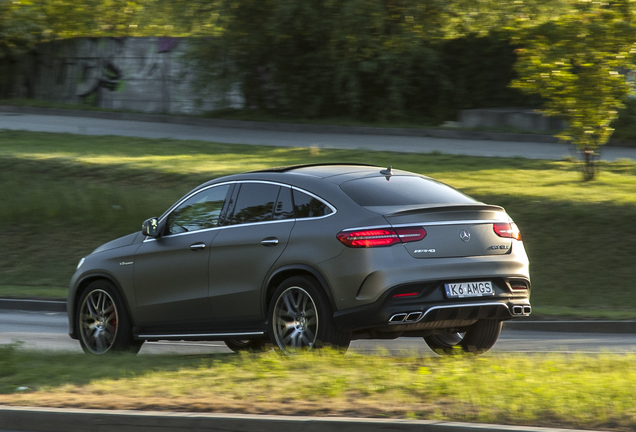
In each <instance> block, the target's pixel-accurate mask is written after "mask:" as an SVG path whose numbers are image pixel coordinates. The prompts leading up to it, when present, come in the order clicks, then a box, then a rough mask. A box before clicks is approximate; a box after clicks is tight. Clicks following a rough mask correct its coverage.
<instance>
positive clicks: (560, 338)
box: [0, 310, 636, 355]
mask: <svg viewBox="0 0 636 432" xmlns="http://www.w3.org/2000/svg"><path fill="white" fill-rule="evenodd" d="M17 341H21V342H22V343H23V347H24V348H32V349H42V350H67V351H75V352H81V348H80V346H79V343H78V342H77V341H74V340H71V339H70V338H69V336H68V334H67V318H66V314H65V313H60V312H27V311H10V310H0V344H9V343H13V342H17ZM350 350H351V351H353V352H357V353H386V352H388V353H390V354H393V355H399V354H403V353H411V354H414V353H417V354H419V355H435V354H433V352H432V351H431V350H430V349H428V347H427V346H426V344H425V343H424V341H423V340H422V339H419V338H399V339H395V340H358V341H354V342H352V344H351V348H350ZM491 352H523V353H547V352H552V353H563V352H578V353H598V352H618V353H636V334H607V333H561V332H540V331H519V330H510V329H505V328H504V330H503V332H502V333H501V336H500V338H499V341H498V342H497V344H496V345H495V346H494V348H493V349H492V351H491ZM167 353H179V354H214V353H231V351H230V350H229V349H228V348H226V347H225V344H224V343H223V342H167V341H166V342H150V343H145V344H144V345H143V347H142V349H141V352H140V354H142V355H143V354H167Z"/></svg>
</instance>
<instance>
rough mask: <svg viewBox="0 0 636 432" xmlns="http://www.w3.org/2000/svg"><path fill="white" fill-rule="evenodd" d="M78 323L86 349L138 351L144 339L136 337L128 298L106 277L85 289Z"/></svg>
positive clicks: (83, 347) (81, 341)
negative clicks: (125, 300)
mask: <svg viewBox="0 0 636 432" xmlns="http://www.w3.org/2000/svg"><path fill="white" fill-rule="evenodd" d="M75 323H76V325H77V331H78V333H79V342H80V345H81V346H82V349H83V350H84V352H86V353H89V354H96V355H102V354H107V353H112V352H117V351H120V352H121V351H126V352H131V353H134V354H136V353H138V352H139V350H140V349H141V345H142V344H143V341H138V340H135V339H133V336H132V325H131V322H130V318H129V317H128V312H127V311H126V307H125V306H124V302H123V301H122V300H121V297H120V295H119V293H118V292H117V290H116V289H115V287H114V286H113V285H112V284H111V283H110V282H108V281H106V280H98V281H95V282H92V283H91V284H89V285H88V287H87V288H86V290H84V292H83V293H82V295H81V297H80V300H79V303H78V307H77V313H76V314H75Z"/></svg>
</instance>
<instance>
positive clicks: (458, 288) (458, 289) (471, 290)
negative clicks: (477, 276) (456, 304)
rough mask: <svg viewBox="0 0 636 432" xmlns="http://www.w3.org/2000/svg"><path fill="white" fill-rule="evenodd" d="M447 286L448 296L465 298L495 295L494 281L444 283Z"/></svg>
mask: <svg viewBox="0 0 636 432" xmlns="http://www.w3.org/2000/svg"><path fill="white" fill-rule="evenodd" d="M444 288H446V297H448V298H464V297H483V296H492V295H495V290H493V288H492V282H458V283H447V284H444Z"/></svg>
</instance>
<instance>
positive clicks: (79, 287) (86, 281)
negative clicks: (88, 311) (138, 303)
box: [67, 273, 134, 339]
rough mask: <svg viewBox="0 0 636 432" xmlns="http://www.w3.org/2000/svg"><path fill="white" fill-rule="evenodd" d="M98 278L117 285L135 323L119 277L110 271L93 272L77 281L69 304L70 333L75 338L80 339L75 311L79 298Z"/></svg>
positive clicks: (132, 321)
mask: <svg viewBox="0 0 636 432" xmlns="http://www.w3.org/2000/svg"><path fill="white" fill-rule="evenodd" d="M98 280H105V281H108V282H110V283H111V284H113V286H114V287H115V290H116V291H117V294H119V297H120V298H121V300H122V301H123V302H124V306H125V307H126V312H127V313H128V317H129V319H130V321H131V323H133V325H134V318H133V316H132V314H131V313H130V305H129V304H128V299H127V298H126V296H125V295H124V294H123V292H124V290H123V289H122V287H121V285H120V284H119V282H117V279H115V278H114V277H112V275H110V274H108V273H91V274H88V275H86V276H84V277H83V278H82V279H80V280H79V281H78V282H77V284H76V285H75V287H76V288H75V292H73V294H72V297H71V298H70V299H69V300H70V301H69V305H68V306H69V307H68V310H67V314H68V316H69V325H70V332H69V335H70V336H71V338H73V339H78V337H79V336H78V334H77V327H76V320H75V311H76V310H77V303H78V302H79V299H80V297H81V296H82V294H83V293H84V291H86V288H87V287H88V286H89V285H90V284H91V283H93V282H95V281H98Z"/></svg>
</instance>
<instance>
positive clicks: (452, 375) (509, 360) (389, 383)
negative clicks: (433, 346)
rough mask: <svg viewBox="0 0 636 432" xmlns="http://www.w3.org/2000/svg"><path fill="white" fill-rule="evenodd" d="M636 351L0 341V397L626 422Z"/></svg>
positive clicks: (34, 401) (602, 424)
mask: <svg viewBox="0 0 636 432" xmlns="http://www.w3.org/2000/svg"><path fill="white" fill-rule="evenodd" d="M635 361H636V356H634V355H633V354H626V355H620V354H609V353H607V354H599V355H592V356H582V355H558V354H550V355H543V354H541V355H530V356H528V355H511V354H508V355H503V354H488V355H485V356H479V357H475V356H457V357H450V358H437V357H434V358H429V357H425V358H422V357H418V356H408V355H407V356H403V357H387V356H366V355H365V356H362V355H356V354H347V355H346V356H341V355H337V354H333V353H330V352H323V353H311V354H302V355H298V356H294V357H282V356H279V355H277V354H275V353H273V352H270V353H265V354H260V355H234V354H227V355H225V354H220V355H198V356H170V355H162V356H138V357H134V358H133V357H130V356H110V357H103V358H100V357H94V356H84V355H81V354H69V353H53V352H38V353H35V352H28V351H23V350H20V349H16V348H15V347H12V346H4V347H0V403H2V404H10V405H27V406H57V407H74V408H101V409H141V410H144V409H146V410H148V409H151V410H157V409H168V410H175V411H205V412H210V411H212V412H226V413H227V412H243V413H267V414H283V415H318V416H330V415H340V416H362V417H385V418H386V417H389V418H411V419H428V420H447V421H464V422H480V423H497V424H514V425H532V426H550V427H555V426H556V427H562V428H586V429H587V428H589V429H603V430H633V429H634V428H635V427H636V410H635V409H634V403H633V395H634V394H635V392H636V369H634V367H633V364H634V362H635ZM25 387H26V389H25Z"/></svg>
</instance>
